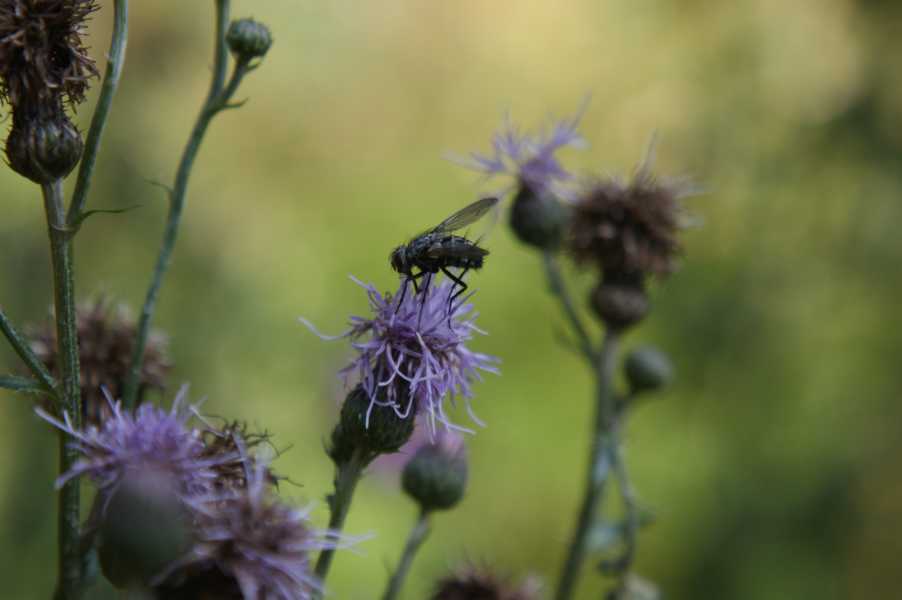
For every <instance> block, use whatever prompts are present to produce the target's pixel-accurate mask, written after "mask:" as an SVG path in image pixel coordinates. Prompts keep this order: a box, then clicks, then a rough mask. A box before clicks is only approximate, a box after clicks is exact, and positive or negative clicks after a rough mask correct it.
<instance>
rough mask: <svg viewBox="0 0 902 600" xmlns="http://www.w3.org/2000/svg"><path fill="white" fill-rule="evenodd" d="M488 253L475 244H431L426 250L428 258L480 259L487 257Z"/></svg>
mask: <svg viewBox="0 0 902 600" xmlns="http://www.w3.org/2000/svg"><path fill="white" fill-rule="evenodd" d="M488 254H489V251H488V250H486V249H485V248H482V247H480V246H477V245H476V244H473V243H469V244H460V243H458V244H433V245H432V246H430V247H429V249H428V250H426V255H427V256H429V258H446V257H455V258H456V257H460V258H482V257H484V256H488Z"/></svg>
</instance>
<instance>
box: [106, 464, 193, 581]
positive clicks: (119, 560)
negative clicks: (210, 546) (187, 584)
mask: <svg viewBox="0 0 902 600" xmlns="http://www.w3.org/2000/svg"><path fill="white" fill-rule="evenodd" d="M96 502H100V503H101V506H100V508H99V510H100V511H102V516H101V517H100V524H99V525H100V526H99V531H98V534H99V550H98V554H99V557H100V566H101V570H102V571H103V574H104V576H106V578H107V579H109V580H110V582H111V583H113V585H115V586H117V587H119V588H126V587H129V586H131V585H135V584H141V583H146V582H147V581H148V580H149V579H150V578H152V577H153V576H154V575H157V574H158V573H159V572H160V571H161V570H162V569H163V568H165V567H166V565H168V564H169V563H170V562H172V561H174V560H175V559H177V558H179V557H180V556H181V555H182V554H184V552H185V551H186V549H187V546H188V544H189V541H190V540H189V537H190V536H189V533H188V525H187V523H186V519H185V516H184V512H183V508H182V504H181V502H180V501H179V499H178V496H177V494H176V493H175V489H174V488H173V482H172V481H171V480H170V479H169V478H168V477H166V476H165V475H163V474H161V473H153V472H151V473H141V474H138V473H137V472H134V473H130V474H129V475H127V476H126V477H125V479H123V480H122V482H121V484H120V485H119V486H118V487H117V489H116V491H115V492H113V495H112V496H110V497H107V496H104V495H102V494H101V495H98V496H97V500H96Z"/></svg>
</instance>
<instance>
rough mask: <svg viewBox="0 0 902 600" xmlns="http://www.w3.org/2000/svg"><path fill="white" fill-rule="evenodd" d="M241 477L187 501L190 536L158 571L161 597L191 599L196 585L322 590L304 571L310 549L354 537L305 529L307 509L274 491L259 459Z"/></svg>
mask: <svg viewBox="0 0 902 600" xmlns="http://www.w3.org/2000/svg"><path fill="white" fill-rule="evenodd" d="M246 464H247V463H246ZM246 476H247V487H245V488H241V489H232V490H228V491H226V492H220V493H213V494H208V495H206V496H200V497H194V498H191V499H189V500H188V501H187V502H188V506H189V508H190V510H191V513H192V515H193V517H194V523H195V526H194V537H195V543H194V546H193V548H192V549H191V552H190V553H189V554H188V555H187V556H185V557H183V558H181V559H179V560H178V561H176V562H175V563H173V564H172V565H170V567H169V568H168V569H166V571H165V572H164V573H163V574H162V575H161V576H159V577H157V586H158V591H164V592H166V596H160V597H178V598H182V597H185V598H188V597H192V598H193V597H194V596H193V595H191V591H192V590H194V589H195V588H196V587H197V588H200V589H203V590H206V591H209V590H210V589H216V590H218V591H219V592H221V595H222V596H226V597H233V596H234V597H243V598H253V599H254V600H308V599H309V598H312V597H314V596H315V595H318V594H319V593H320V592H321V591H322V584H321V582H320V581H319V579H318V578H317V577H316V576H315V575H313V574H312V573H311V572H310V552H315V551H320V550H323V549H335V548H344V547H347V546H348V545H350V544H352V543H354V542H355V541H356V540H351V539H345V538H342V537H341V536H339V535H338V534H336V533H334V532H330V531H326V532H322V531H318V530H315V529H313V528H311V527H310V525H309V521H308V513H309V511H308V510H300V509H297V508H294V507H292V506H289V505H287V504H285V503H283V502H281V501H280V500H279V499H278V498H277V497H276V496H275V494H273V492H272V486H271V485H270V481H269V477H268V476H267V474H266V465H265V464H261V463H258V464H257V465H256V466H255V467H254V468H248V469H247V475H246ZM238 591H240V594H236V593H235V592H238Z"/></svg>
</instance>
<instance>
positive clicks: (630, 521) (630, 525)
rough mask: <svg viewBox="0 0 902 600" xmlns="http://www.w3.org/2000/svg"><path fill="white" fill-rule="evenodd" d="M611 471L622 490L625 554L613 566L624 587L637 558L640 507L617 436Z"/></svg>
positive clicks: (612, 445)
mask: <svg viewBox="0 0 902 600" xmlns="http://www.w3.org/2000/svg"><path fill="white" fill-rule="evenodd" d="M609 455H610V459H611V470H612V471H613V473H614V476H615V477H616V478H617V487H618V488H619V489H620V499H621V501H622V502H623V512H624V519H623V545H624V547H623V553H622V554H621V555H620V556H619V557H618V558H617V560H616V561H615V562H614V564H613V565H612V567H613V569H612V570H613V572H615V573H616V574H617V575H618V577H619V579H620V583H621V586H620V587H622V583H623V582H624V581H625V580H626V577H627V576H628V575H629V572H630V569H631V568H632V566H633V561H634V560H635V558H636V534H637V532H638V531H639V505H638V503H637V502H636V492H635V490H633V484H632V482H631V481H630V477H629V472H628V471H627V468H626V463H625V462H624V461H623V452H622V451H621V445H620V440H619V436H617V435H616V433H615V437H614V440H613V443H612V444H611V448H610V453H609Z"/></svg>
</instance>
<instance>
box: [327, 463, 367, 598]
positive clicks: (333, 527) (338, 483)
mask: <svg viewBox="0 0 902 600" xmlns="http://www.w3.org/2000/svg"><path fill="white" fill-rule="evenodd" d="M369 463H370V460H368V459H367V458H366V457H364V456H362V455H361V453H360V452H356V451H355V452H354V453H353V454H352V455H351V457H350V458H349V459H348V460H347V462H344V463H342V464H340V465H338V466H336V468H335V493H334V494H333V495H332V497H331V498H330V499H329V508H330V510H331V514H330V516H329V531H330V532H331V533H333V534H339V533H341V530H342V529H343V528H344V524H345V519H346V518H347V516H348V511H349V510H350V508H351V500H352V499H353V498H354V490H355V489H356V488H357V482H359V481H360V477H361V475H363V469H364V468H365V467H366V465H367V464H369ZM334 555H335V549H334V548H327V549H326V550H323V551H322V552H320V554H319V557H318V558H317V560H316V567H315V568H314V573H316V576H317V577H318V578H319V580H320V582H321V583H324V582H325V581H326V575H328V574H329V567H330V566H331V565H332V558H333V557H334ZM316 597H320V595H317V596H316Z"/></svg>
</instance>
